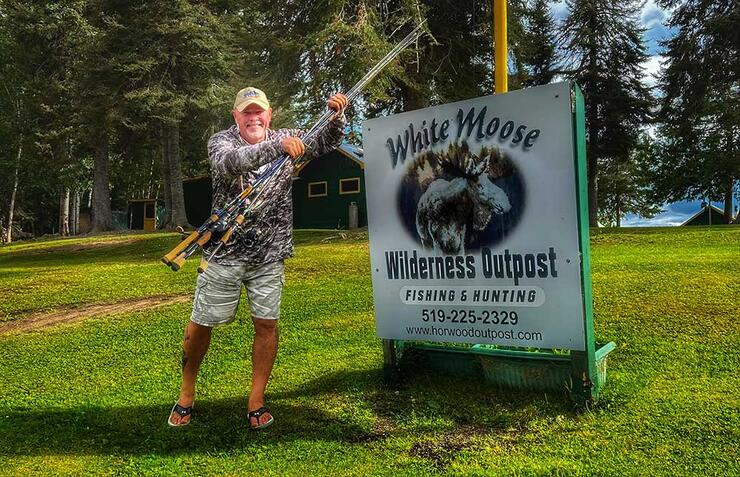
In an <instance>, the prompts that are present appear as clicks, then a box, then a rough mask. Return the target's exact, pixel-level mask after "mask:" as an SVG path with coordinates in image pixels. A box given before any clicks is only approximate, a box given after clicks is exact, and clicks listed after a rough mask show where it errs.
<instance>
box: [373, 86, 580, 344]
mask: <svg viewBox="0 0 740 477" xmlns="http://www.w3.org/2000/svg"><path fill="white" fill-rule="evenodd" d="M571 104H572V103H571V85H570V84H569V83H559V84H553V85H547V86H542V87H537V88H531V89H527V90H521V91H515V92H511V93H507V94H503V95H495V96H487V97H483V98H477V99H471V100H468V101H462V102H459V103H452V104H445V105H442V106H437V107H433V108H427V109H423V110H418V111H412V112H408V113H403V114H398V115H395V116H390V117H385V118H379V119H373V120H369V121H365V122H364V123H363V139H364V141H363V142H364V144H363V145H364V152H365V158H366V162H365V163H366V169H365V181H366V188H367V207H368V227H369V232H370V260H371V265H372V280H373V294H374V300H375V318H376V327H377V334H378V336H380V337H381V338H390V339H400V340H424V341H452V342H467V343H480V344H486V343H488V344H500V345H508V346H523V347H536V348H566V349H571V350H584V349H585V337H584V301H583V300H584V299H583V286H582V277H581V274H582V265H581V256H580V247H579V224H578V205H577V198H576V187H577V180H576V160H575V151H574V148H575V145H574V131H573V127H574V126H573V123H574V121H573V114H572V110H571V107H572V106H571ZM585 273H587V272H585Z"/></svg>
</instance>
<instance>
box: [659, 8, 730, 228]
mask: <svg viewBox="0 0 740 477" xmlns="http://www.w3.org/2000/svg"><path fill="white" fill-rule="evenodd" d="M661 5H662V6H663V7H667V8H672V9H673V10H672V14H671V17H670V20H669V21H668V26H669V27H670V28H675V29H676V30H677V33H676V35H675V36H674V37H673V38H671V39H669V40H667V41H666V42H664V47H665V48H666V51H665V57H666V63H665V70H664V72H663V74H662V75H661V77H660V80H659V87H660V89H661V90H662V92H663V96H662V98H661V101H660V113H659V118H658V119H659V121H660V127H659V131H660V134H661V138H662V144H661V146H662V147H661V153H660V154H659V155H658V156H657V157H656V160H655V163H654V165H653V171H652V175H653V179H654V181H655V185H656V191H657V192H658V195H659V197H660V198H661V199H662V200H665V201H677V200H683V199H699V198H702V199H703V198H705V197H709V198H711V199H714V200H716V199H723V200H724V213H725V216H726V218H727V219H730V218H731V216H732V198H733V192H736V191H737V187H738V181H739V180H740V151H738V148H739V147H740V146H739V144H740V141H738V137H739V136H740V51H739V50H740V39H739V36H738V25H740V5H739V4H738V2H737V1H732V0H717V1H713V2H705V1H698V0H685V1H681V2H678V1H676V0H664V1H662V2H661Z"/></svg>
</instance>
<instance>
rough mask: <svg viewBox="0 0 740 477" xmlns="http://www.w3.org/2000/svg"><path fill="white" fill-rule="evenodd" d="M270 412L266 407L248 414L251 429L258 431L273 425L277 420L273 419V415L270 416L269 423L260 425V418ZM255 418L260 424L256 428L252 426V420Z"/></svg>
mask: <svg viewBox="0 0 740 477" xmlns="http://www.w3.org/2000/svg"><path fill="white" fill-rule="evenodd" d="M269 412H270V410H269V409H267V408H266V407H265V406H262V407H261V408H259V409H257V410H255V411H249V412H247V420H249V427H251V428H252V429H253V430H255V431H256V430H257V429H264V428H265V427H267V426H270V425H272V423H273V422H274V421H275V418H274V417H272V414H270V420H269V421H267V422H266V423H264V424H259V422H260V416H262V415H263V414H265V413H269ZM253 418H256V419H257V423H258V424H257V425H256V426H253V425H252V419H253Z"/></svg>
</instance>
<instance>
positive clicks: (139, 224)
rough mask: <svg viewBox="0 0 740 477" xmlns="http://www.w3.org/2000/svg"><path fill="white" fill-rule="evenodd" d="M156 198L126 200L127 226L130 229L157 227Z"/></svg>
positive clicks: (158, 201)
mask: <svg viewBox="0 0 740 477" xmlns="http://www.w3.org/2000/svg"><path fill="white" fill-rule="evenodd" d="M158 203H159V204H160V207H161V203H162V201H161V200H158V199H129V201H128V214H127V215H128V228H129V229H131V230H156V229H157V204H158Z"/></svg>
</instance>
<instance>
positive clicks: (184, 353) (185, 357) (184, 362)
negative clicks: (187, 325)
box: [182, 333, 190, 371]
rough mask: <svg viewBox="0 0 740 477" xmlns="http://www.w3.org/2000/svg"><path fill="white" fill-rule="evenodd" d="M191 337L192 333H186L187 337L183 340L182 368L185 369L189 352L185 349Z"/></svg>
mask: <svg viewBox="0 0 740 477" xmlns="http://www.w3.org/2000/svg"><path fill="white" fill-rule="evenodd" d="M189 339H190V334H189V333H185V339H184V340H183V342H182V370H183V371H185V366H187V364H188V353H187V352H186V351H185V349H186V348H187V345H188V340H189Z"/></svg>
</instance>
